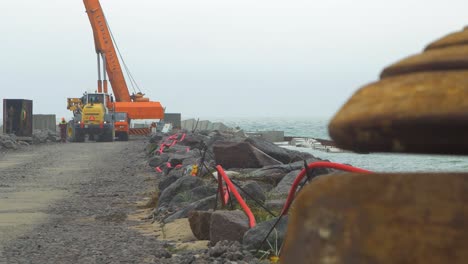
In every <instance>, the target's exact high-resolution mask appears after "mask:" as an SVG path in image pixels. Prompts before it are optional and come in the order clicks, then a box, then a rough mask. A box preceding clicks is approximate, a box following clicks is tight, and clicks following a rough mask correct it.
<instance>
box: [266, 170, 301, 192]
mask: <svg viewBox="0 0 468 264" xmlns="http://www.w3.org/2000/svg"><path fill="white" fill-rule="evenodd" d="M300 172H301V171H300V170H294V171H291V172H290V173H288V174H286V175H285V176H284V177H283V178H282V179H281V181H280V182H279V183H278V185H277V186H276V187H275V188H274V189H273V190H272V191H271V192H272V193H276V194H288V193H289V190H290V189H291V186H292V184H293V182H294V180H295V179H296V178H297V176H298V175H299V173H300ZM305 180H306V178H304V179H303V180H302V182H304V181H305Z"/></svg>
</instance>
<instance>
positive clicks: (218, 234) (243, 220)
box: [210, 210, 249, 244]
mask: <svg viewBox="0 0 468 264" xmlns="http://www.w3.org/2000/svg"><path fill="white" fill-rule="evenodd" d="M247 230H249V219H248V218H247V216H246V215H245V213H244V212H242V211H239V210H235V211H215V212H214V213H213V214H212V215H211V224H210V241H211V243H212V244H215V243H216V242H218V241H221V240H229V241H239V242H242V237H243V236H244V233H245V232H247Z"/></svg>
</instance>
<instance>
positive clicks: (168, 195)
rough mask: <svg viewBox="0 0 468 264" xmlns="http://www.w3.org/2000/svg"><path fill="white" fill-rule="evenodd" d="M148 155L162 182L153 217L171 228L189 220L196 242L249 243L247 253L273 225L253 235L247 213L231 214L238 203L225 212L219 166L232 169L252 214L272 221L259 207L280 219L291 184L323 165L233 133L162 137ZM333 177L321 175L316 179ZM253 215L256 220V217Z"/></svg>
mask: <svg viewBox="0 0 468 264" xmlns="http://www.w3.org/2000/svg"><path fill="white" fill-rule="evenodd" d="M146 151H147V153H148V155H149V159H148V163H149V165H150V166H151V167H153V168H154V169H155V171H156V172H157V177H158V182H159V183H158V187H159V199H158V204H157V207H156V208H155V210H154V212H153V214H154V216H155V218H156V219H157V220H159V221H161V222H164V223H168V222H171V221H174V220H176V219H179V218H186V217H188V218H189V222H190V226H191V228H192V231H193V233H194V235H195V237H197V238H198V239H200V240H210V241H211V245H218V244H217V243H218V242H220V241H225V240H228V241H237V242H239V243H243V241H247V242H246V243H247V246H246V247H245V248H248V249H251V250H252V249H254V247H256V246H258V245H259V244H260V242H261V240H263V238H262V239H260V237H261V236H262V235H264V236H265V235H266V233H267V232H268V231H269V228H270V227H271V225H272V224H273V222H271V220H270V221H269V222H268V223H269V224H266V225H265V224H263V225H262V224H258V225H257V226H256V227H255V228H253V229H250V227H249V221H248V218H247V216H246V215H245V213H244V212H243V211H239V210H232V209H239V208H240V207H239V206H238V204H237V201H236V200H235V199H234V200H232V201H233V202H232V204H231V205H229V206H227V207H228V208H229V209H230V210H226V209H227V208H221V207H222V206H221V205H220V203H218V200H219V197H218V194H217V189H218V182H217V172H216V171H215V169H214V167H215V165H218V164H220V165H222V166H223V167H224V168H225V169H229V170H227V171H226V174H227V175H228V176H229V177H230V179H231V180H232V181H233V183H235V184H236V185H238V186H240V188H237V189H238V191H239V193H240V195H241V196H242V197H243V198H244V200H246V201H247V203H248V204H249V205H250V207H251V208H254V209H257V211H260V210H261V211H263V214H264V215H268V214H267V213H266V211H265V210H264V209H262V208H261V207H262V206H263V207H265V206H266V207H268V208H269V209H270V210H272V211H274V212H275V213H276V214H278V213H279V211H280V209H281V207H282V205H283V204H284V201H285V199H286V196H287V193H288V191H289V187H290V186H291V184H292V182H293V179H294V178H295V176H297V174H298V173H299V171H300V170H301V169H302V168H303V167H304V160H306V161H307V162H308V163H310V162H313V161H318V160H320V159H318V158H316V157H314V156H312V155H311V154H308V153H302V152H297V151H292V150H287V149H284V148H281V147H279V146H277V145H275V144H273V143H271V142H268V141H265V140H263V139H260V138H248V137H246V136H245V134H244V133H238V132H235V131H233V132H220V131H201V132H197V133H187V132H179V133H177V134H175V135H167V134H161V133H158V134H154V135H153V136H152V137H151V139H150V143H149V144H148V145H147V147H146ZM329 172H330V170H328V169H323V170H315V171H313V172H312V173H313V175H320V174H327V173H329ZM257 202H258V203H260V204H257ZM216 209H218V210H216ZM254 209H252V210H253V211H254V214H255V213H258V212H257V211H256V210H254ZM257 218H258V217H257ZM261 218H262V217H260V218H258V219H257V222H259V220H261ZM269 218H270V219H271V218H273V216H269ZM286 223H287V218H284V219H283V221H282V222H281V224H280V226H281V227H279V228H278V229H277V231H276V232H277V233H276V234H277V239H276V242H279V243H281V242H282V239H283V237H284V233H285V228H284V227H285V226H286ZM278 233H280V234H278ZM270 237H271V236H270ZM259 240H260V241H259ZM244 246H245V245H244ZM266 247H268V244H267V245H266ZM236 259H237V257H234V259H233V260H236ZM239 260H240V259H239Z"/></svg>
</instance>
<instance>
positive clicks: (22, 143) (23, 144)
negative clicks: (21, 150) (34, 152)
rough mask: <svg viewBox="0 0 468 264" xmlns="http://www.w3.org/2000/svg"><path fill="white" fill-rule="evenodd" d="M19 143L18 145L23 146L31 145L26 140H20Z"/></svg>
mask: <svg viewBox="0 0 468 264" xmlns="http://www.w3.org/2000/svg"><path fill="white" fill-rule="evenodd" d="M17 143H18V145H21V146H25V147H27V146H29V143H28V142H26V141H18V142H17Z"/></svg>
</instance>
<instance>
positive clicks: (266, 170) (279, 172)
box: [235, 165, 294, 186]
mask: <svg viewBox="0 0 468 264" xmlns="http://www.w3.org/2000/svg"><path fill="white" fill-rule="evenodd" d="M293 169H294V167H291V166H290V165H272V166H265V167H263V168H261V169H257V170H254V171H252V172H249V173H245V174H244V173H243V174H241V175H239V176H236V177H235V178H236V179H242V180H254V181H260V182H264V183H268V184H271V185H273V186H276V185H277V184H278V183H279V182H280V181H281V179H283V177H284V176H285V175H286V174H288V173H289V172H291V171H292V170H293Z"/></svg>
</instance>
